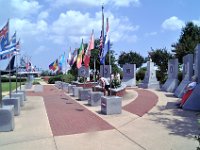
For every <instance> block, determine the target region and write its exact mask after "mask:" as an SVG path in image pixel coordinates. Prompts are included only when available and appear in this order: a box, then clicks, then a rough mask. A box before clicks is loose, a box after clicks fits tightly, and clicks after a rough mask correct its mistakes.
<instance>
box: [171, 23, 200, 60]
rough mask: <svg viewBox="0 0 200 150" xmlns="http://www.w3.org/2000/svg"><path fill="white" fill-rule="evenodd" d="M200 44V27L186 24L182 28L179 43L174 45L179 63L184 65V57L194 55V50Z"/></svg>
mask: <svg viewBox="0 0 200 150" xmlns="http://www.w3.org/2000/svg"><path fill="white" fill-rule="evenodd" d="M199 42H200V27H198V26H197V25H194V23H192V22H188V23H186V26H185V27H184V28H182V31H181V35H180V38H179V39H178V42H177V43H174V44H172V47H173V50H172V52H175V55H176V57H177V58H178V59H179V62H181V63H182V58H183V56H185V55H187V54H191V53H194V48H195V47H196V45H197V44H198V43H199Z"/></svg>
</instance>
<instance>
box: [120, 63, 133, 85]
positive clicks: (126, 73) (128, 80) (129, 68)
mask: <svg viewBox="0 0 200 150" xmlns="http://www.w3.org/2000/svg"><path fill="white" fill-rule="evenodd" d="M122 83H124V84H125V85H126V86H130V87H134V86H136V65H135V64H125V65H123V79H122Z"/></svg>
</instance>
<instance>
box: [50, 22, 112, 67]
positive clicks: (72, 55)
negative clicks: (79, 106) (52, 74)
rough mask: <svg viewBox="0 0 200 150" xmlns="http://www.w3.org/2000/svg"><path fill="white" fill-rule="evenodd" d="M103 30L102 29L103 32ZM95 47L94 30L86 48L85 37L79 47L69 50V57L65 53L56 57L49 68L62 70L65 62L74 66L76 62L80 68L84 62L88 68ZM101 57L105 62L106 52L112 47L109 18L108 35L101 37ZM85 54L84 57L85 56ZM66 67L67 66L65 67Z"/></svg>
mask: <svg viewBox="0 0 200 150" xmlns="http://www.w3.org/2000/svg"><path fill="white" fill-rule="evenodd" d="M102 32H103V31H101V33H102ZM93 49H94V31H92V33H91V36H90V39H89V42H88V47H87V49H86V50H84V43H83V39H82V41H81V45H80V48H79V49H75V50H74V51H73V52H72V51H71V47H70V50H69V54H68V58H67V59H66V58H65V55H63V57H62V56H60V57H61V59H60V58H59V59H56V60H55V61H53V62H52V63H51V64H50V65H49V69H50V70H52V71H60V70H62V67H63V64H65V63H66V64H68V66H69V67H71V66H73V65H74V63H75V62H76V67H77V68H78V69H79V68H80V67H81V66H82V62H84V66H85V67H86V68H88V67H89V63H90V57H91V50H93ZM99 49H100V52H99V58H100V63H101V64H104V63H105V58H106V54H107V53H108V51H109V49H110V36H109V22H108V18H107V19H106V35H105V36H104V38H103V36H102V34H101V37H100V45H99ZM83 54H84V58H83ZM65 69H66V68H65Z"/></svg>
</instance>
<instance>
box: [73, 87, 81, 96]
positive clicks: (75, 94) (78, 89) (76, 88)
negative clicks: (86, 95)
mask: <svg viewBox="0 0 200 150" xmlns="http://www.w3.org/2000/svg"><path fill="white" fill-rule="evenodd" d="M82 89H83V87H73V96H74V97H78V95H79V91H80V90H82Z"/></svg>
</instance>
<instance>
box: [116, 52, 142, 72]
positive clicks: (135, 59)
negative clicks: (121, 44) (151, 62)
mask: <svg viewBox="0 0 200 150" xmlns="http://www.w3.org/2000/svg"><path fill="white" fill-rule="evenodd" d="M126 63H129V64H136V68H139V67H141V66H142V64H143V63H144V57H142V56H141V55H140V54H138V53H136V52H133V51H130V52H129V53H125V52H121V54H120V55H119V58H118V64H120V66H121V67H122V66H123V65H124V64H126Z"/></svg>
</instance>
